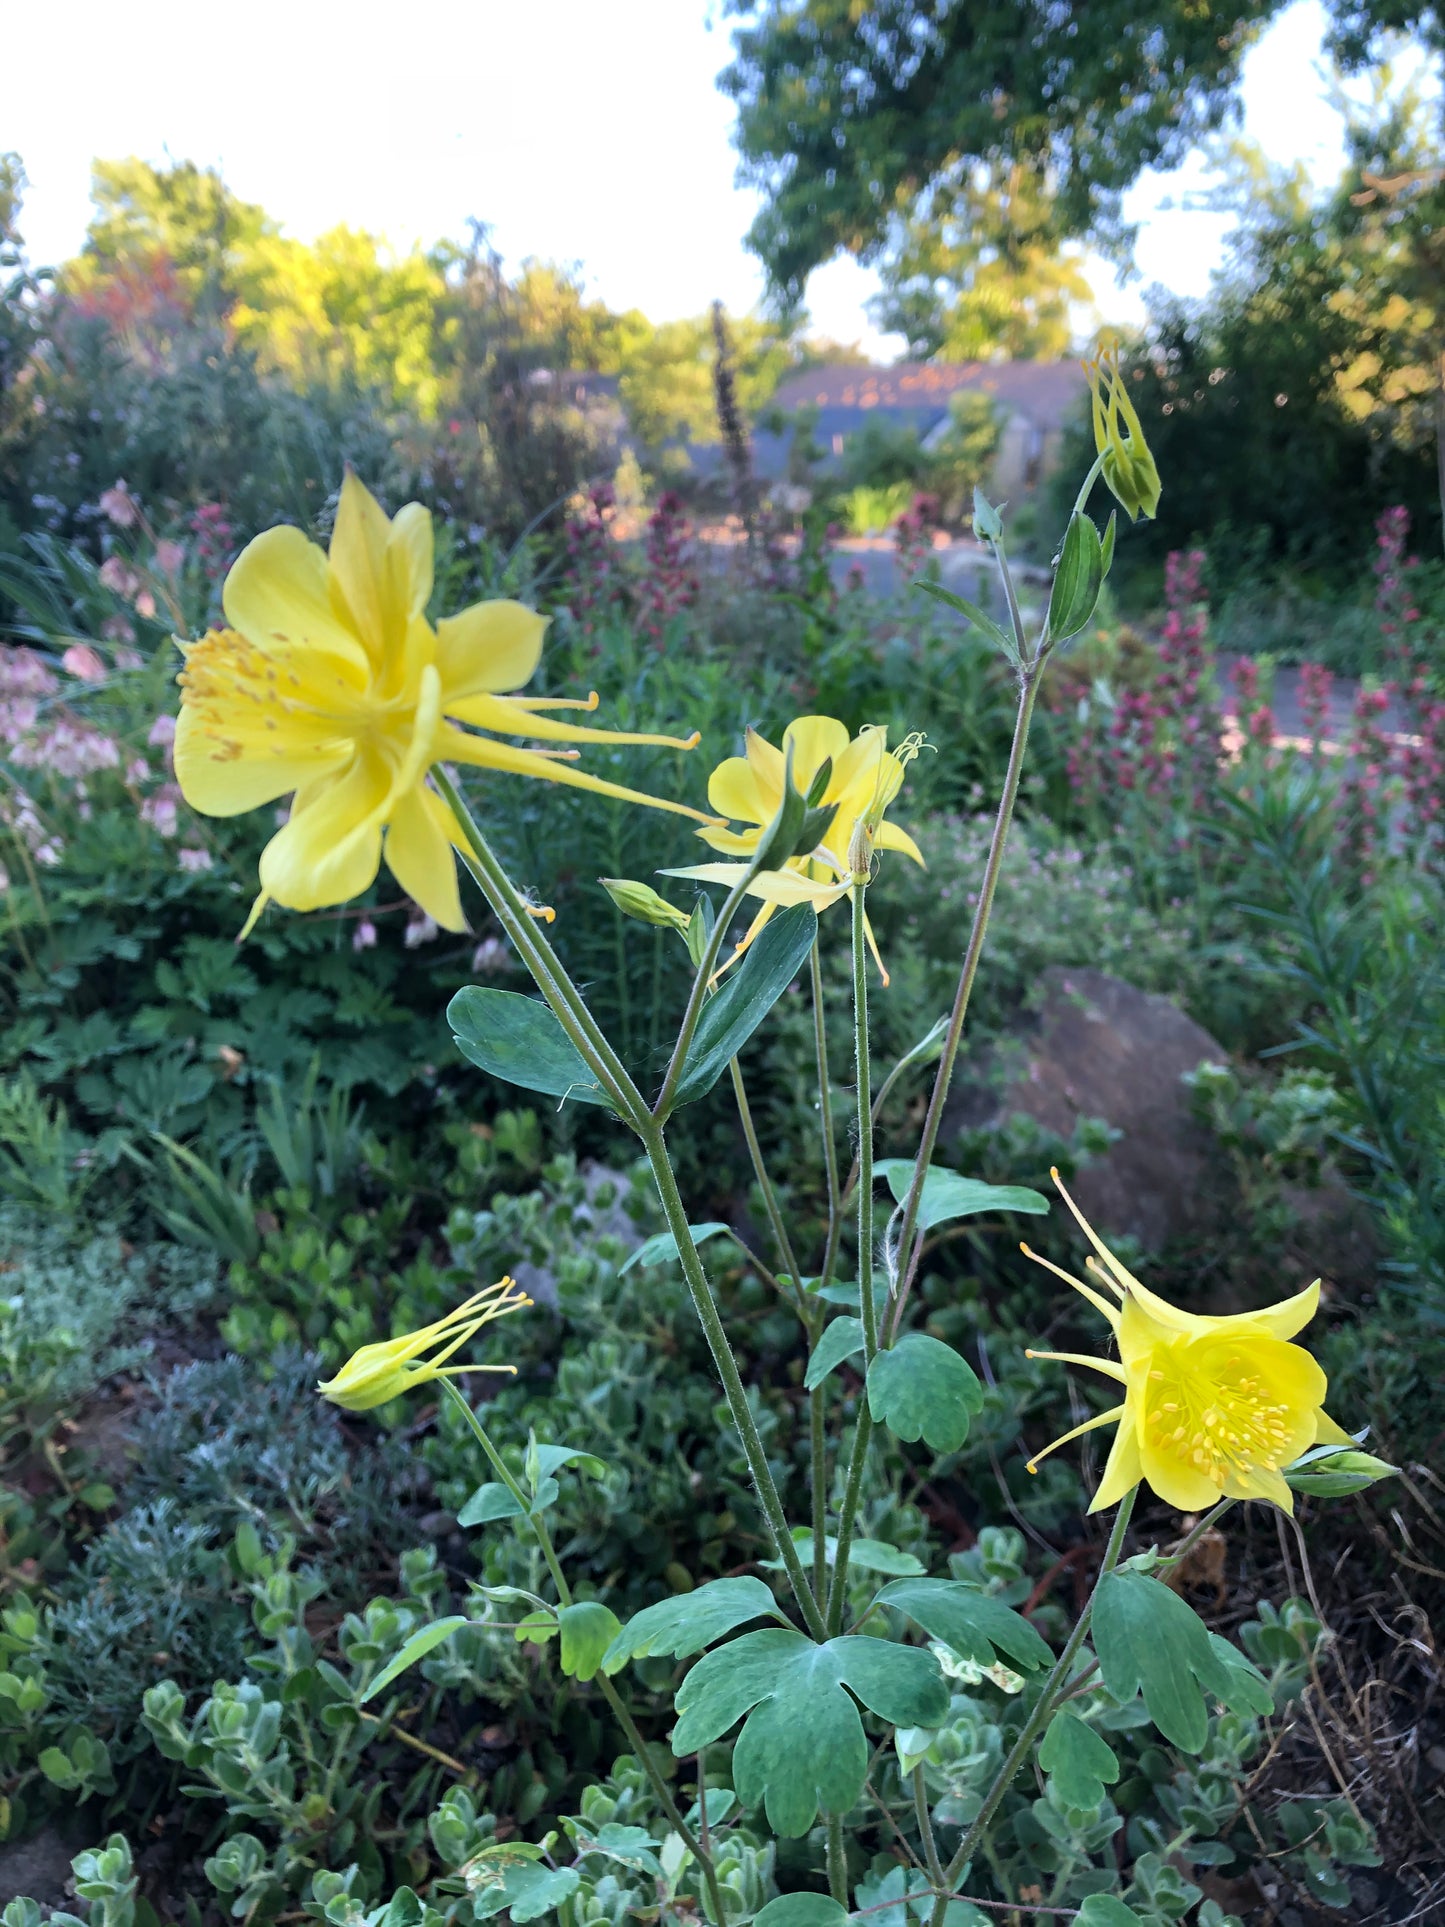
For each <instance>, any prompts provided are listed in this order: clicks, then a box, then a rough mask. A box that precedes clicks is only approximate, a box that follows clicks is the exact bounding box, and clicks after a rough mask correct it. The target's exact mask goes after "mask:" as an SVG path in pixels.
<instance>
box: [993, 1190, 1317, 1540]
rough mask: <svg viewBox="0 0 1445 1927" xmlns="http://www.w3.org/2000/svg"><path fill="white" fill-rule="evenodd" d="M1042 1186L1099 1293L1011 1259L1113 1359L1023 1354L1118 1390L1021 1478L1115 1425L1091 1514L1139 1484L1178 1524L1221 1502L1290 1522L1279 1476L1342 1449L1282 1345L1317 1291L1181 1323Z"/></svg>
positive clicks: (1313, 1382) (1304, 1362) (1311, 1384)
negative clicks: (1086, 1247)
mask: <svg viewBox="0 0 1445 1927" xmlns="http://www.w3.org/2000/svg"><path fill="white" fill-rule="evenodd" d="M1053 1178H1054V1182H1055V1184H1057V1185H1058V1187H1059V1190H1060V1192H1061V1193H1062V1195H1063V1198H1064V1201H1065V1203H1066V1204H1067V1205H1068V1207H1069V1209H1070V1211H1072V1212H1073V1214H1074V1217H1075V1218H1076V1219H1077V1220H1078V1223H1079V1225H1080V1227H1081V1229H1082V1230H1083V1232H1084V1235H1085V1236H1086V1237H1087V1238H1088V1240H1089V1242H1090V1243H1091V1244H1092V1245H1093V1247H1094V1252H1095V1254H1096V1255H1095V1256H1092V1257H1090V1258H1088V1259H1087V1260H1086V1261H1085V1268H1086V1270H1087V1271H1088V1272H1089V1273H1090V1274H1091V1276H1092V1277H1094V1278H1095V1279H1096V1280H1097V1281H1098V1282H1099V1284H1100V1285H1102V1286H1103V1288H1104V1290H1103V1292H1102V1293H1101V1292H1100V1291H1098V1290H1096V1289H1095V1288H1094V1286H1092V1285H1088V1284H1085V1283H1084V1281H1083V1280H1082V1279H1080V1278H1075V1277H1074V1276H1072V1274H1071V1273H1069V1272H1066V1271H1062V1270H1060V1268H1059V1267H1058V1266H1057V1265H1054V1264H1051V1263H1050V1262H1049V1261H1048V1259H1046V1258H1040V1257H1038V1255H1037V1253H1035V1252H1032V1251H1030V1250H1029V1248H1028V1246H1027V1245H1025V1246H1024V1247H1023V1250H1024V1252H1025V1255H1026V1256H1028V1257H1030V1258H1033V1259H1034V1261H1035V1263H1037V1264H1040V1265H1043V1266H1044V1268H1045V1269H1046V1270H1048V1271H1052V1272H1053V1273H1054V1274H1055V1276H1056V1277H1059V1278H1062V1279H1063V1280H1064V1282H1065V1283H1066V1284H1068V1285H1071V1286H1072V1287H1073V1289H1074V1290H1075V1291H1077V1292H1079V1293H1080V1294H1081V1295H1082V1296H1083V1297H1085V1298H1086V1299H1087V1300H1088V1301H1089V1303H1090V1304H1091V1305H1092V1306H1093V1307H1094V1309H1095V1310H1096V1311H1098V1312H1100V1313H1102V1314H1103V1316H1104V1317H1105V1318H1106V1319H1107V1320H1108V1321H1109V1324H1110V1325H1111V1326H1112V1327H1113V1330H1114V1334H1115V1337H1116V1339H1117V1341H1118V1347H1119V1358H1118V1361H1117V1362H1116V1361H1115V1360H1114V1359H1112V1358H1096V1357H1092V1356H1089V1355H1086V1354H1082V1353H1077V1352H1033V1351H1031V1352H1030V1353H1029V1354H1028V1356H1029V1357H1030V1358H1047V1359H1052V1360H1055V1361H1056V1362H1058V1363H1061V1364H1068V1365H1086V1366H1088V1367H1089V1368H1090V1369H1091V1370H1093V1371H1097V1372H1102V1373H1104V1375H1105V1376H1106V1377H1108V1378H1112V1379H1114V1380H1116V1381H1117V1382H1118V1383H1119V1384H1121V1385H1122V1386H1123V1387H1124V1401H1123V1403H1122V1404H1120V1405H1115V1406H1113V1407H1111V1408H1110V1409H1109V1410H1108V1411H1106V1412H1100V1413H1099V1414H1098V1415H1097V1416H1096V1417H1094V1418H1091V1419H1086V1420H1085V1422H1084V1423H1083V1424H1082V1425H1076V1426H1075V1427H1074V1428H1073V1430H1072V1431H1070V1432H1066V1433H1065V1434H1064V1435H1063V1437H1062V1438H1058V1439H1055V1440H1054V1442H1053V1444H1052V1445H1049V1446H1046V1447H1045V1449H1044V1450H1043V1451H1042V1452H1039V1453H1036V1454H1035V1456H1034V1457H1033V1458H1032V1459H1031V1460H1030V1461H1029V1470H1030V1472H1032V1471H1034V1470H1035V1469H1036V1468H1037V1466H1038V1464H1039V1462H1040V1460H1042V1459H1044V1458H1047V1456H1048V1454H1049V1453H1050V1452H1053V1451H1056V1450H1057V1448H1058V1447H1059V1446H1061V1445H1065V1444H1067V1443H1068V1442H1069V1441H1070V1440H1071V1439H1076V1438H1078V1437H1080V1436H1081V1434H1083V1433H1085V1432H1092V1431H1094V1430H1095V1429H1096V1428H1097V1427H1099V1426H1103V1425H1111V1424H1114V1423H1116V1422H1117V1424H1118V1431H1117V1433H1116V1434H1115V1438H1114V1444H1113V1448H1112V1449H1111V1451H1110V1454H1109V1462H1108V1464H1107V1466H1106V1467H1105V1469H1104V1477H1103V1480H1102V1482H1101V1484H1100V1486H1099V1490H1098V1492H1097V1493H1096V1494H1095V1496H1094V1502H1093V1505H1092V1506H1091V1507H1090V1510H1091V1511H1095V1512H1097V1511H1099V1510H1100V1509H1101V1508H1103V1507H1104V1506H1108V1505H1114V1504H1117V1502H1118V1501H1119V1500H1120V1499H1121V1498H1123V1496H1124V1494H1125V1493H1126V1492H1128V1491H1130V1490H1131V1489H1132V1488H1133V1487H1134V1486H1136V1485H1137V1484H1139V1482H1140V1480H1141V1479H1142V1480H1147V1481H1148V1483H1149V1485H1151V1486H1152V1487H1153V1489H1154V1491H1155V1492H1157V1493H1158V1495H1159V1497H1160V1498H1161V1499H1163V1500H1165V1501H1166V1503H1168V1504H1170V1505H1174V1506H1177V1507H1178V1508H1179V1510H1180V1511H1182V1512H1194V1511H1199V1510H1202V1509H1203V1508H1204V1507H1206V1506H1209V1505H1213V1504H1214V1503H1215V1502H1216V1501H1217V1500H1218V1499H1220V1498H1226V1497H1227V1498H1234V1499H1268V1500H1270V1501H1271V1502H1272V1503H1273V1504H1275V1505H1278V1506H1280V1507H1282V1508H1283V1509H1284V1510H1285V1511H1286V1512H1288V1511H1290V1510H1291V1509H1292V1504H1293V1500H1292V1496H1291V1493H1290V1489H1289V1486H1288V1485H1287V1484H1286V1482H1285V1479H1284V1476H1283V1474H1284V1468H1285V1467H1286V1466H1289V1465H1292V1464H1293V1463H1294V1461H1295V1460H1296V1459H1297V1458H1299V1456H1300V1455H1301V1453H1303V1452H1306V1451H1308V1450H1309V1448H1310V1447H1311V1446H1312V1445H1315V1444H1332V1445H1344V1446H1348V1445H1349V1444H1351V1443H1352V1441H1351V1439H1350V1437H1349V1434H1348V1433H1346V1432H1344V1431H1342V1430H1341V1428H1340V1427H1339V1426H1338V1425H1336V1424H1335V1422H1334V1420H1333V1419H1332V1418H1330V1416H1329V1415H1328V1413H1327V1412H1326V1411H1325V1409H1324V1397H1325V1391H1326V1381H1325V1375H1324V1373H1323V1372H1322V1371H1321V1370H1320V1368H1319V1366H1318V1365H1317V1364H1316V1363H1315V1361H1314V1359H1313V1358H1311V1357H1310V1355H1309V1353H1308V1352H1307V1351H1305V1350H1304V1348H1303V1347H1302V1346H1299V1345H1292V1344H1291V1343H1290V1342H1289V1340H1290V1339H1292V1338H1293V1337H1294V1335H1295V1333H1296V1332H1298V1331H1300V1330H1301V1329H1302V1328H1303V1327H1304V1326H1305V1325H1306V1324H1308V1322H1309V1320H1310V1319H1311V1318H1312V1317H1313V1316H1314V1313H1315V1309H1316V1307H1317V1305H1318V1303H1319V1285H1318V1283H1316V1284H1313V1285H1311V1286H1309V1287H1308V1289H1307V1290H1305V1291H1302V1292H1299V1293H1297V1294H1296V1295H1295V1296H1294V1297H1293V1298H1288V1299H1285V1300H1284V1301H1283V1302H1282V1303H1281V1304H1277V1305H1270V1306H1266V1307H1264V1308H1263V1309H1261V1310H1259V1311H1255V1312H1244V1313H1239V1314H1235V1315H1232V1316H1229V1317H1208V1316H1204V1315H1201V1314H1198V1313H1194V1312H1187V1311H1181V1310H1180V1309H1179V1307H1178V1306H1176V1305H1171V1304H1170V1303H1169V1302H1168V1300H1167V1299H1164V1298H1160V1297H1159V1296H1158V1295H1157V1293H1155V1292H1152V1291H1150V1290H1149V1289H1148V1287H1147V1286H1145V1285H1143V1284H1141V1283H1140V1282H1139V1280H1138V1279H1137V1278H1135V1277H1134V1276H1133V1274H1132V1273H1131V1272H1129V1271H1127V1270H1126V1269H1125V1267H1124V1266H1123V1265H1122V1264H1121V1263H1120V1262H1119V1260H1118V1259H1117V1258H1116V1257H1115V1256H1114V1254H1113V1253H1112V1252H1111V1251H1110V1250H1109V1249H1108V1247H1107V1246H1106V1245H1105V1244H1104V1242H1103V1241H1102V1239H1100V1238H1099V1237H1098V1236H1097V1235H1096V1233H1095V1232H1094V1230H1093V1227H1092V1226H1091V1225H1090V1224H1089V1222H1088V1220H1087V1219H1086V1218H1085V1217H1084V1215H1083V1213H1082V1212H1081V1211H1080V1210H1079V1208H1078V1206H1077V1205H1076V1204H1075V1203H1074V1201H1073V1199H1072V1198H1071V1197H1070V1196H1069V1194H1068V1192H1067V1191H1066V1190H1065V1189H1064V1186H1063V1184H1062V1183H1061V1182H1060V1179H1059V1174H1058V1172H1057V1171H1055V1172H1054V1173H1053Z"/></svg>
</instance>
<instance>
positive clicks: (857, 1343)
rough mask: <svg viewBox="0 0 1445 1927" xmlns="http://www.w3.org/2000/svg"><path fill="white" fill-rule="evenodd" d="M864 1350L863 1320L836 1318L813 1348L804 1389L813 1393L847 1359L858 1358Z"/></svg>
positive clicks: (804, 1380)
mask: <svg viewBox="0 0 1445 1927" xmlns="http://www.w3.org/2000/svg"><path fill="white" fill-rule="evenodd" d="M862 1349H863V1320H862V1319H861V1318H835V1319H834V1320H833V1322H832V1324H830V1325H827V1326H825V1327H824V1331H823V1336H822V1337H821V1338H820V1339H819V1340H818V1342H817V1344H816V1345H815V1346H814V1347H813V1355H812V1357H811V1358H810V1359H809V1360H808V1369H807V1371H806V1372H805V1373H804V1375H803V1386H804V1389H805V1390H807V1391H809V1392H811V1391H812V1389H813V1387H814V1386H815V1385H821V1384H822V1382H823V1380H824V1379H825V1378H826V1377H827V1376H828V1374H829V1372H831V1371H834V1370H836V1369H837V1367H838V1366H839V1365H841V1364H842V1363H843V1360H844V1359H845V1358H856V1357H857V1355H858V1353H859V1352H861V1351H862Z"/></svg>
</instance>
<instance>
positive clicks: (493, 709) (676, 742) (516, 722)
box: [447, 696, 698, 749]
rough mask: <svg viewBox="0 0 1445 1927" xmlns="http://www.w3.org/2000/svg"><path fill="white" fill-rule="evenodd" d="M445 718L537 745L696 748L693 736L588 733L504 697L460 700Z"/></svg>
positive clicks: (584, 727) (584, 728)
mask: <svg viewBox="0 0 1445 1927" xmlns="http://www.w3.org/2000/svg"><path fill="white" fill-rule="evenodd" d="M447 714H448V715H449V716H450V717H451V718H452V720H453V721H454V722H459V723H470V724H471V725H472V727H473V728H474V729H490V730H493V731H495V732H499V733H500V734H502V735H504V736H531V737H535V738H536V739H537V740H538V741H539V742H554V743H632V744H643V745H645V746H646V747H648V748H651V749H696V747H697V744H698V737H697V734H696V732H694V733H693V734H692V735H691V736H659V735H656V734H648V733H646V732H641V731H633V730H625V729H589V728H588V727H587V725H586V724H585V723H566V722H562V721H561V720H560V719H559V718H558V717H555V716H546V715H543V714H542V713H541V712H540V711H538V710H535V709H524V708H523V707H522V706H521V704H520V703H514V702H509V701H508V699H507V698H506V697H505V696H464V697H462V698H461V699H460V700H458V701H454V702H451V703H449V704H448V706H447Z"/></svg>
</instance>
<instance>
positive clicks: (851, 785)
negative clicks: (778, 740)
mask: <svg viewBox="0 0 1445 1927" xmlns="http://www.w3.org/2000/svg"><path fill="white" fill-rule="evenodd" d="M922 741H923V739H922V737H919V736H912V737H909V738H908V739H907V741H906V742H905V743H903V744H902V745H901V746H900V748H899V750H898V752H897V753H896V754H895V753H894V752H893V751H891V750H890V749H889V748H888V732H887V731H886V730H885V729H881V728H867V729H862V730H860V731H859V732H858V734H857V735H856V736H854V737H852V738H851V739H850V738H849V735H848V730H847V727H846V725H844V724H843V723H840V722H838V721H837V720H836V718H834V717H832V716H799V717H798V718H797V720H796V721H794V722H791V723H789V724H788V727H787V728H786V729H785V730H784V732H783V743H782V747H781V748H780V749H779V748H775V747H774V745H773V744H772V743H770V742H768V741H766V740H765V739H764V738H763V737H762V736H760V735H758V733H757V731H756V730H753V729H750V730H749V731H748V735H747V753H746V755H743V756H729V757H728V759H727V761H726V762H723V763H719V764H718V766H717V768H716V769H715V770H714V771H713V773H712V775H711V777H710V778H709V779H708V786H707V794H708V801H709V802H710V803H711V804H712V806H713V808H714V809H715V810H716V811H717V813H718V815H719V816H725V817H728V818H730V819H731V820H732V821H733V822H735V823H737V824H739V825H740V826H741V827H739V828H736V829H730V828H727V827H720V826H718V825H716V824H708V825H705V826H704V827H703V828H702V829H700V830H699V831H698V835H699V836H700V837H701V838H702V840H703V842H704V843H708V844H711V846H712V848H713V849H715V850H721V851H723V852H724V853H725V854H726V855H729V856H734V857H740V858H742V859H743V860H742V861H741V862H734V863H699V864H694V865H693V866H692V867H691V868H689V869H683V870H668V871H667V872H665V874H666V875H668V876H679V877H696V878H698V879H700V880H701V881H702V882H704V883H721V884H724V885H726V886H727V888H729V889H731V888H732V887H733V885H735V884H736V883H737V882H738V880H739V879H740V878H741V877H742V876H743V875H744V874H745V872H746V870H747V864H748V859H749V858H751V857H752V856H754V855H755V854H756V852H757V848H758V842H759V839H760V838H761V837H762V835H763V833H764V831H765V830H766V829H767V827H768V825H769V824H770V823H771V822H772V820H773V818H774V817H775V816H776V815H777V812H778V809H779V806H780V805H781V803H782V800H783V773H784V770H785V768H786V765H787V752H788V748H789V746H791V748H792V751H793V783H794V787H795V788H796V789H798V790H800V791H801V792H802V794H803V795H805V796H806V795H808V794H809V793H810V792H811V790H812V788H813V785H814V783H815V782H816V781H817V780H818V778H819V777H820V775H821V774H822V771H823V769H824V766H825V765H828V766H829V774H828V777H827V781H826V783H825V785H824V788H823V793H822V796H821V797H820V798H819V807H824V808H826V807H830V806H831V808H832V811H833V815H832V818H831V819H830V821H829V822H828V824H827V825H826V827H825V828H824V831H823V834H822V836H821V837H820V838H819V840H818V842H817V843H816V845H815V846H814V848H813V849H812V851H811V852H810V853H809V854H807V855H806V856H800V857H792V858H790V859H789V861H788V862H787V863H786V864H785V865H784V867H783V868H782V869H781V870H764V871H763V872H762V873H761V874H760V875H759V876H756V877H755V878H754V879H753V881H752V882H751V883H750V884H749V886H748V894H749V895H750V896H754V897H758V898H760V899H761V901H762V905H763V908H762V909H761V910H760V911H759V913H758V915H757V916H756V917H755V918H754V919H753V922H752V925H751V927H750V928H749V930H748V932H747V935H746V936H745V937H744V938H743V940H742V942H741V943H740V944H739V945H738V946H737V952H736V956H741V954H742V953H743V951H744V950H746V949H747V947H748V945H749V944H750V943H752V941H753V939H754V938H755V937H756V936H757V934H758V932H759V931H760V930H761V929H762V927H763V925H764V924H765V923H766V922H767V921H768V919H769V917H771V916H772V914H773V912H774V911H775V910H777V909H778V908H780V907H781V906H783V905H785V904H793V903H811V904H812V906H813V908H814V909H815V910H817V911H818V912H819V914H821V913H822V912H823V911H824V910H826V909H827V908H828V906H829V905H830V904H832V903H837V902H838V901H839V900H840V898H842V897H845V896H847V895H848V894H849V892H850V891H851V890H852V888H853V880H854V876H855V874H859V873H866V871H867V868H868V864H869V862H870V860H871V858H872V854H873V851H874V850H898V851H901V852H902V853H903V854H904V855H905V856H909V857H912V859H913V861H914V862H915V863H919V864H921V863H922V862H923V857H922V855H921V853H920V851H919V848H918V845H917V844H916V843H915V842H914V841H913V838H912V837H911V836H910V835H909V834H908V832H907V831H906V830H903V829H900V828H899V827H898V825H897V824H896V823H889V822H887V821H885V819H884V812H885V811H886V810H887V808H888V806H889V804H890V803H892V801H893V800H894V798H895V797H896V796H897V794H898V792H899V790H900V789H901V788H902V785H903V775H904V771H905V770H906V769H907V767H908V764H909V763H910V762H911V761H912V760H913V758H914V756H916V755H917V753H918V750H919V748H920V747H921V745H922ZM868 941H869V944H870V945H871V946H872V950H873V955H874V958H875V960H876V961H877V963H878V968H879V970H880V971H881V972H882V974H883V981H884V982H885V983H887V981H888V973H887V971H886V970H884V969H883V963H882V959H881V958H879V956H878V946H877V944H876V943H874V941H873V932H872V928H871V926H870V927H869V931H868ZM734 960H736V957H735V959H734Z"/></svg>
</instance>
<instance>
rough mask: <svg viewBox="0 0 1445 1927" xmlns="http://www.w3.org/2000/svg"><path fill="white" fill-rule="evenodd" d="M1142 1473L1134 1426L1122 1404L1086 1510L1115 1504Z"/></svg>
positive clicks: (1092, 1510)
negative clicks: (1112, 1438) (1106, 1454)
mask: <svg viewBox="0 0 1445 1927" xmlns="http://www.w3.org/2000/svg"><path fill="white" fill-rule="evenodd" d="M1143 1476H1144V1466H1143V1462H1142V1460H1141V1458H1140V1456H1139V1435H1138V1433H1137V1432H1136V1430H1135V1428H1134V1423H1133V1415H1132V1413H1130V1412H1129V1410H1128V1409H1127V1407H1126V1409H1125V1412H1124V1416H1123V1418H1122V1419H1121V1420H1120V1423H1119V1429H1118V1431H1117V1432H1116V1433H1115V1434H1114V1443H1113V1444H1112V1445H1111V1446H1110V1448H1109V1456H1108V1458H1107V1460H1106V1461H1105V1463H1104V1476H1103V1478H1102V1479H1101V1480H1100V1481H1099V1489H1098V1491H1097V1492H1096V1493H1095V1494H1094V1496H1093V1499H1092V1500H1091V1501H1090V1504H1089V1510H1090V1512H1103V1511H1105V1510H1106V1509H1107V1508H1108V1507H1110V1506H1116V1505H1118V1503H1119V1501H1120V1500H1121V1499H1122V1498H1123V1497H1124V1495H1125V1493H1127V1492H1132V1491H1133V1490H1134V1487H1135V1486H1136V1485H1138V1483H1139V1481H1140V1480H1141V1479H1142V1478H1143Z"/></svg>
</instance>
